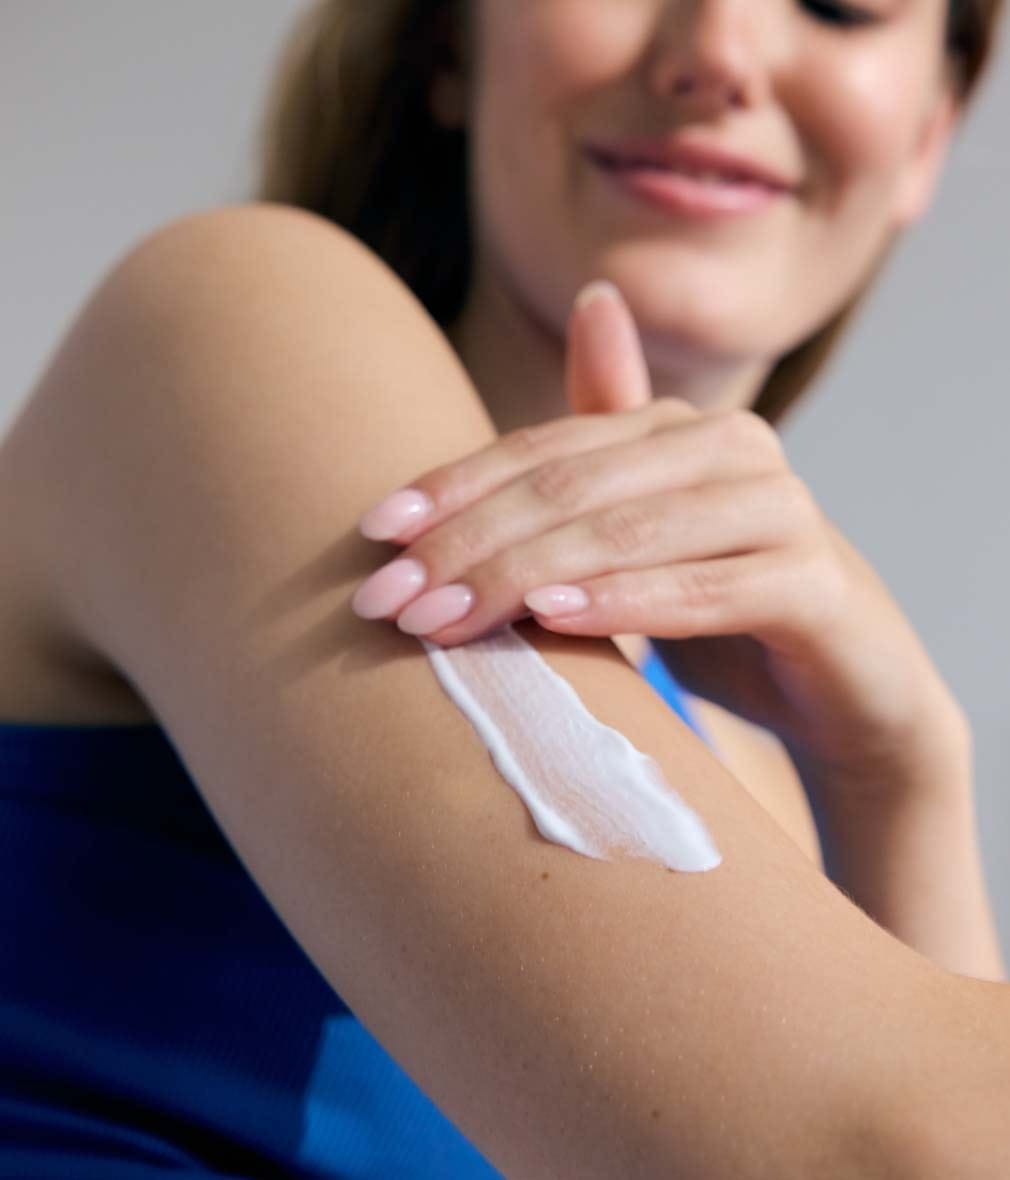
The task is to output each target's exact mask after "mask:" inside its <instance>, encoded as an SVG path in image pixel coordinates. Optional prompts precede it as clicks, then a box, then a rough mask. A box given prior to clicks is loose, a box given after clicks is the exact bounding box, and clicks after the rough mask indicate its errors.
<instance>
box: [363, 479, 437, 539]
mask: <svg viewBox="0 0 1010 1180" xmlns="http://www.w3.org/2000/svg"><path fill="white" fill-rule="evenodd" d="M434 507H435V505H434V503H433V502H432V499H431V497H430V496H429V495H427V493H425V492H422V491H420V490H419V489H418V488H401V490H400V491H398V492H393V494H392V495H391V496H387V497H386V498H385V500H380V501H379V503H378V504H376V505H375V506H374V507H372V508H369V510H368V511H367V512H366V513H365V515H364V516H363V517H362V518H361V520H359V521H358V529H359V530H360V532H361V533H362V535H363V536H366V537H368V539H369V540H370V541H388V540H389V539H390V537H395V536H397V535H398V534H399V533H402V532H403V530H404V529H405V528H406V527H407V525H408V524H414V523H415V521H418V520H424V518H425V517H426V516H429V515H430V514H431V511H432V509H433V508H434Z"/></svg>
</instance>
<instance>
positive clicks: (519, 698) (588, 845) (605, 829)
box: [418, 624, 722, 872]
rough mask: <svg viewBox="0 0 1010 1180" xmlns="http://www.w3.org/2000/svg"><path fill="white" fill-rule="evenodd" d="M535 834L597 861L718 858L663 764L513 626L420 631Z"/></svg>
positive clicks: (704, 861) (709, 862) (693, 867)
mask: <svg viewBox="0 0 1010 1180" xmlns="http://www.w3.org/2000/svg"><path fill="white" fill-rule="evenodd" d="M418 638H420V639H421V643H422V644H423V645H424V649H425V651H426V653H427V655H428V660H429V662H430V663H431V665H432V667H433V669H434V671H435V675H436V676H437V677H438V681H439V683H440V684H441V685H442V687H443V689H445V691H446V693H447V694H448V696H449V697H450V698H451V699H452V700H453V702H454V703H455V704H456V706H457V707H458V708H459V709H460V710H461V711H462V712H463V713H464V714H465V715H466V717H467V718H468V719H469V721H470V723H471V724H472V725H473V727H474V729H475V730H476V731H477V733H478V735H479V736H480V739H481V741H482V742H483V743H484V745H485V746H487V748H488V750H489V751H490V752H491V757H492V759H493V761H494V764H495V766H496V767H497V768H498V771H499V772H500V774H501V775H502V777H503V778H504V779H505V780H506V782H508V783H509V784H510V785H511V786H512V787H513V788H514V789H515V791H516V793H517V794H518V795H519V797H520V798H521V799H522V801H523V802H524V803H525V804H526V807H527V809H528V810H529V812H530V814H531V815H532V817H533V822H534V823H535V824H536V826H537V829H538V830H539V832H540V834H541V835H542V836H543V837H544V838H545V839H547V840H550V841H552V842H553V843H555V844H562V845H564V846H565V847H566V848H570V849H571V850H572V851H573V852H579V853H581V854H582V855H583V856H591V857H593V858H594V859H596V860H626V859H629V858H641V857H644V858H646V859H649V860H655V861H659V863H660V864H663V865H665V866H666V867H667V868H670V869H679V870H681V871H683V872H702V871H704V870H707V869H714V868H716V867H717V866H718V865H719V864H721V863H722V857H721V855H720V854H719V852H718V850H717V849H716V847H715V844H714V843H713V842H712V838H711V836H710V835H709V833H708V831H707V830H706V828H705V825H704V824H703V823H702V821H701V819H700V818H699V817H698V816H697V815H696V814H695V812H694V811H692V810H691V808H690V807H688V806H687V804H686V803H685V802H684V801H683V799H681V798H680V796H679V795H678V794H677V792H676V791H675V790H674V789H673V787H671V786H670V784H669V783H668V782H667V781H666V779H664V777H663V772H662V770H661V768H660V766H659V763H658V762H657V761H656V760H655V759H654V758H652V757H650V756H649V755H648V754H643V753H642V751H641V750H638V749H636V748H635V746H633V745H632V744H631V742H630V741H628V739H627V738H626V737H625V736H624V734H622V733H619V732H618V731H617V730H616V729H614V728H612V727H611V726H609V725H604V724H603V722H601V721H599V720H597V718H596V717H594V716H593V715H592V713H590V712H589V710H588V709H587V708H586V707H585V705H584V704H583V703H582V700H581V698H580V697H579V696H578V694H577V693H576V691H575V689H574V688H572V686H571V685H570V684H569V683H568V681H567V680H565V679H564V678H563V677H561V676H559V675H558V674H557V672H555V671H554V669H553V668H552V667H551V666H550V665H549V664H548V663H547V662H546V660H544V659H543V658H542V656H541V655H540V653H539V652H538V651H537V649H536V648H535V647H533V646H532V645H531V644H529V643H527V642H526V640H525V639H523V637H522V636H521V635H519V634H518V632H516V631H515V630H513V628H512V627H511V626H510V625H508V624H505V625H504V626H503V627H500V628H499V629H498V630H496V631H494V632H491V633H490V634H488V635H484V636H481V637H479V638H477V639H474V640H471V641H470V642H468V643H462V644H458V645H457V646H455V647H441V646H439V645H438V644H434V643H431V642H429V641H428V640H427V639H424V638H421V637H420V636H419V637H418Z"/></svg>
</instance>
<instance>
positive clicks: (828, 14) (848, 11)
mask: <svg viewBox="0 0 1010 1180" xmlns="http://www.w3.org/2000/svg"><path fill="white" fill-rule="evenodd" d="M803 3H804V4H805V6H806V7H807V8H808V9H809V10H810V11H811V12H812V13H814V14H816V17H817V19H818V20H824V21H827V22H828V23H829V24H835V25H841V26H842V27H843V28H855V27H857V26H859V25H871V24H875V23H876V21H877V19H878V18H877V17H876V16H875V15H874V14H873V13H872V12H865V11H863V10H862V9H859V8H850V7H848V6H847V5H844V4H834V3H824V2H823V0H803Z"/></svg>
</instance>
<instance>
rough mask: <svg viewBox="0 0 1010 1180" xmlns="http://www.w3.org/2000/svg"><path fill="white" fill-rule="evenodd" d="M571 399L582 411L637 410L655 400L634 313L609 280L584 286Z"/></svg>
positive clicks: (572, 332) (570, 367) (571, 347)
mask: <svg viewBox="0 0 1010 1180" xmlns="http://www.w3.org/2000/svg"><path fill="white" fill-rule="evenodd" d="M565 397H566V398H567V399H568V404H569V406H570V407H571V409H572V412H573V413H576V414H600V413H606V412H608V411H614V410H634V409H637V408H638V407H639V406H643V405H645V404H646V403H647V402H649V401H651V400H652V381H651V379H650V377H649V367H648V365H647V364H646V361H645V354H644V352H643V351H642V342H641V338H640V337H639V335H638V328H637V327H636V325H635V320H634V317H633V316H632V314H631V309H630V308H629V307H628V305H627V303H625V301H624V297H623V296H622V295H621V293H620V291H619V290H618V288H617V287H616V286H615V285H614V284H613V283H611V282H609V281H608V280H607V279H597V280H596V281H595V282H592V283H588V284H587V285H586V286H585V287H583V288H582V290H581V291H580V292H579V294H578V295H577V296H576V299H575V304H574V306H573V308H572V311H571V314H570V315H569V317H568V327H567V347H566V351H565Z"/></svg>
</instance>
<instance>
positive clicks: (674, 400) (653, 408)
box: [644, 397, 703, 426]
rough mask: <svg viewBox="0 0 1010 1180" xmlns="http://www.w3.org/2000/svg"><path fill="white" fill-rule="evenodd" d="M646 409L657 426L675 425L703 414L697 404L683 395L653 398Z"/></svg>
mask: <svg viewBox="0 0 1010 1180" xmlns="http://www.w3.org/2000/svg"><path fill="white" fill-rule="evenodd" d="M644 410H645V412H646V413H647V414H648V415H649V417H650V418H652V420H653V422H654V423H655V424H656V425H657V426H674V425H677V424H678V423H682V422H690V421H693V420H694V419H695V418H701V417H702V416H703V415H702V412H701V410H699V409H698V408H697V406H694V405H692V403H691V402H689V401H688V400H687V399H686V398H683V397H657V398H653V400H652V401H651V402H648V403H647V404H646V405H645V407H644Z"/></svg>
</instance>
